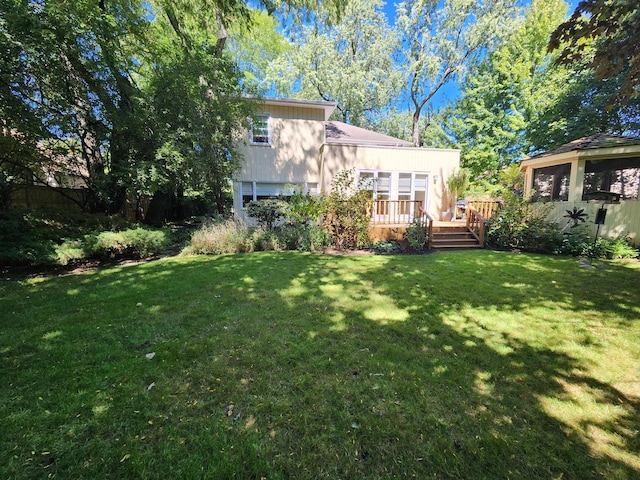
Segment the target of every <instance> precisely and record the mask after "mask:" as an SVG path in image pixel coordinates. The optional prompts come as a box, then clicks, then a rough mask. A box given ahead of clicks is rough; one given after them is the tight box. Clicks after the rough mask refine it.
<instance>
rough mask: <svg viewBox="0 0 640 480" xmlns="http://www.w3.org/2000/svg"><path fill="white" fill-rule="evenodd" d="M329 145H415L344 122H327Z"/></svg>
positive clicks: (326, 129)
mask: <svg viewBox="0 0 640 480" xmlns="http://www.w3.org/2000/svg"><path fill="white" fill-rule="evenodd" d="M325 131H326V135H327V143H328V144H333V145H358V146H384V147H411V146H412V145H413V144H412V143H411V142H407V141H405V140H400V139H399V138H395V137H391V136H389V135H384V134H382V133H377V132H372V131H371V130H367V129H365V128H360V127H356V126H354V125H348V124H346V123H343V122H326V123H325Z"/></svg>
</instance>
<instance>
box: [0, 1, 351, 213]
mask: <svg viewBox="0 0 640 480" xmlns="http://www.w3.org/2000/svg"><path fill="white" fill-rule="evenodd" d="M309 4H311V2H309ZM290 5H295V6H303V7H308V6H310V5H307V2H306V0H300V1H297V0H294V1H293V2H292V3H291V4H290ZM328 5H329V6H328V7H327V8H329V9H331V10H332V11H333V10H337V8H338V7H339V6H340V5H341V0H335V1H332V0H330V1H329V3H328ZM318 8H320V7H318ZM248 12H249V10H248V7H247V4H246V3H245V2H244V0H232V1H229V2H220V1H212V0H182V1H177V0H155V1H151V2H149V1H144V0H90V1H87V2H56V1H42V2H26V1H22V0H0V18H1V19H2V21H1V22H0V51H2V53H3V59H2V60H1V62H2V63H1V64H0V65H1V66H2V73H1V74H0V81H1V82H2V84H1V86H0V95H1V97H0V111H1V112H2V114H3V121H4V122H5V123H4V125H3V127H5V128H7V129H8V131H9V132H12V131H14V130H15V131H17V132H18V133H20V134H21V135H23V136H28V137H29V138H30V139H34V140H30V143H28V144H29V145H33V144H34V142H35V144H37V143H38V141H39V140H44V139H49V138H54V139H55V138H57V139H59V140H61V142H59V144H60V145H62V144H68V143H73V142H67V140H69V139H75V140H76V143H77V145H78V146H79V148H78V155H79V156H80V158H81V159H82V161H83V163H84V166H85V168H86V170H87V172H88V180H87V181H88V187H89V190H90V192H91V193H92V202H91V207H92V208H93V209H95V210H102V211H108V212H112V213H114V212H117V211H123V210H124V209H125V208H126V207H127V204H128V203H129V202H130V201H131V200H132V199H135V198H136V197H138V196H140V195H141V194H149V195H153V196H154V200H153V202H152V207H153V208H151V209H150V212H149V213H150V215H151V214H152V213H154V212H155V213H157V215H155V213H154V214H153V215H151V217H154V219H153V220H152V221H153V222H154V223H156V221H157V220H158V219H161V218H162V216H163V213H162V210H166V206H167V199H170V198H173V197H176V196H180V195H182V194H184V193H185V192H187V191H188V190H191V191H192V192H194V191H198V192H200V193H203V192H204V193H205V194H206V193H210V194H211V195H212V196H213V198H214V200H215V204H216V206H217V208H218V210H222V209H223V206H224V197H225V194H226V192H228V191H229V182H228V180H229V177H230V175H231V172H232V171H233V170H234V168H236V167H237V166H238V162H239V157H238V154H237V151H236V150H235V142H236V140H237V138H235V135H236V134H237V132H238V131H240V130H241V129H242V127H243V123H244V122H245V120H246V118H247V113H248V109H247V106H248V105H249V102H248V101H247V100H245V99H242V98H241V97H242V95H241V94H242V93H243V90H242V85H243V84H242V81H241V78H240V74H239V72H238V69H237V68H236V66H235V64H234V62H233V60H232V59H231V58H230V57H229V56H227V55H226V54H225V45H226V41H227V37H228V33H227V28H228V27H227V25H228V24H229V22H232V23H236V24H237V23H243V22H247V21H248V19H249V16H248ZM5 54H6V55H5ZM5 72H6V73H5ZM4 115H6V116H4ZM23 132H24V133H23ZM5 144H6V142H5ZM25 145H27V143H25ZM0 147H1V145H0ZM0 153H1V154H2V155H4V154H5V153H6V152H0ZM2 155H0V156H2ZM3 178H7V179H8V178H9V176H4V177H3ZM11 178H17V177H15V176H12V177H11ZM7 181H9V180H7ZM11 181H13V180H11Z"/></svg>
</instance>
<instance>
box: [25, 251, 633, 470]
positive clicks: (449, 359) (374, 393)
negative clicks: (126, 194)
mask: <svg viewBox="0 0 640 480" xmlns="http://www.w3.org/2000/svg"><path fill="white" fill-rule="evenodd" d="M564 261H567V262H569V261H570V260H562V259H558V260H549V259H545V260H544V261H540V259H539V258H538V257H535V256H518V255H511V254H506V253H490V252H486V253H481V254H479V255H478V256H477V257H475V258H474V260H473V261H470V262H465V263H461V262H455V261H453V260H452V257H451V256H447V255H432V256H428V257H419V258H416V257H384V258H380V257H371V258H354V257H326V256H321V255H291V254H286V253H285V254H257V255H245V256H223V257H218V258H215V259H210V258H209V259H206V258H203V259H198V260H193V261H189V262H185V263H182V262H171V261H169V262H163V263H157V264H148V265H143V266H139V267H136V268H126V269H122V270H119V271H105V272H101V273H99V274H96V275H90V276H86V277H78V278H76V279H69V280H68V283H69V285H68V286H69V289H68V291H69V292H71V291H73V292H74V293H73V295H74V296H78V297H83V298H84V299H85V300H84V303H83V307H82V308H84V309H86V310H87V311H89V312H90V311H91V309H92V308H96V309H99V308H102V307H104V305H102V304H101V298H102V297H103V296H106V295H104V294H105V293H106V292H107V291H108V292H109V298H110V299H111V300H110V302H111V303H112V304H117V303H118V302H119V299H118V294H114V289H115V290H116V291H117V292H120V295H121V299H122V300H124V301H125V302H126V306H125V307H123V310H122V312H121V313H118V312H116V313H115V315H116V316H118V315H121V316H122V318H124V319H126V321H125V322H124V324H123V325H122V328H123V329H126V328H127V324H128V325H131V324H133V323H136V322H138V321H139V322H143V321H149V320H148V318H142V317H140V319H137V318H134V317H131V316H127V314H126V310H127V309H129V310H130V309H131V308H132V304H133V302H134V300H136V299H139V301H140V302H141V303H143V304H144V305H143V308H144V309H145V311H148V312H157V311H162V309H167V308H169V309H170V305H171V302H172V299H179V298H184V296H187V295H188V296H190V297H191V298H192V301H191V302H190V303H187V304H186V305H183V307H182V310H181V311H179V312H175V315H173V316H172V320H171V322H166V323H164V324H162V326H161V327H159V326H156V331H155V333H154V337H153V338H146V339H145V338H142V337H129V338H125V337H124V336H123V339H122V341H123V342H125V343H128V344H130V345H131V346H134V345H140V344H141V343H142V342H148V343H149V344H150V345H151V346H154V345H158V344H159V342H160V340H161V339H162V338H164V339H171V340H175V339H180V340H185V339H186V337H187V336H192V337H193V338H194V340H193V341H194V343H197V342H199V341H202V337H204V336H211V337H220V338H222V336H224V335H228V336H229V337H228V338H229V342H230V343H228V344H227V345H224V342H222V341H221V343H222V344H223V347H220V348H225V349H226V351H227V352H231V353H229V355H230V356H232V357H233V360H232V361H229V362H227V363H225V364H224V368H225V375H227V377H228V378H229V379H230V381H229V383H230V384H242V385H244V386H243V387H242V395H241V396H242V398H244V399H245V400H243V401H244V406H243V408H244V412H245V414H246V415H247V416H249V415H251V417H252V418H255V419H256V422H257V423H258V424H260V426H261V429H260V432H262V433H260V434H259V435H260V437H261V438H262V440H261V442H262V443H261V445H262V447H261V448H262V449H263V450H264V452H265V454H269V455H272V457H271V458H273V460H272V462H273V463H272V465H273V468H274V469H275V470H276V471H275V472H269V473H270V475H269V477H271V476H276V477H277V476H278V475H280V474H282V475H283V476H284V477H288V476H291V477H300V478H314V477H317V478H320V477H327V478H334V477H342V478H373V477H383V478H384V477H389V476H394V475H395V476H402V475H407V476H410V475H415V476H417V477H418V478H426V477H435V478H560V477H562V478H580V479H584V478H597V477H606V478H634V477H637V475H638V474H640V471H639V470H638V464H639V462H640V460H639V457H640V439H639V438H638V430H640V419H639V413H640V402H639V401H638V398H637V397H631V396H628V395H626V394H625V393H624V392H623V391H621V390H620V389H619V388H616V387H615V386H614V385H611V384H608V383H604V382H602V381H600V380H598V379H596V378H593V377H592V376H590V375H589V374H588V373H587V372H588V370H589V368H590V367H591V365H588V364H585V360H583V359H580V358H575V357H573V356H571V355H569V354H567V353H563V351H562V348H560V347H561V345H560V344H559V343H558V344H557V345H554V343H553V341H547V342H545V341H544V339H540V338H536V337H535V333H536V332H535V328H536V322H543V321H544V322H547V323H548V322H549V319H537V318H535V317H533V316H531V315H530V314H529V315H528V316H526V317H525V318H523V320H522V329H521V330H519V329H518V328H517V326H516V327H514V325H513V324H511V325H505V326H501V324H500V321H501V320H500V319H501V318H502V317H501V315H503V316H504V318H505V319H506V318H507V317H508V318H510V320H509V321H510V322H513V321H514V319H516V320H517V318H518V315H519V314H520V313H519V312H522V311H524V310H526V309H531V308H534V307H535V306H536V305H542V304H545V303H547V302H551V301H553V302H560V303H561V304H562V305H563V306H564V307H565V309H566V312H567V317H568V318H558V319H557V321H558V322H559V324H561V325H562V328H571V325H572V324H571V318H570V313H571V312H572V311H581V310H585V309H587V310H591V309H593V310H595V311H598V312H600V313H601V314H602V315H601V316H599V317H597V318H596V319H595V320H594V321H597V322H602V319H603V318H606V317H607V315H609V314H610V315H616V318H622V319H623V320H621V321H620V325H616V326H617V327H620V328H622V329H624V328H631V327H632V326H633V322H634V321H635V319H636V318H637V316H638V312H639V311H640V305H639V304H638V298H637V295H636V294H635V289H636V287H635V285H636V284H637V282H636V279H637V272H629V271H626V270H625V269H624V268H622V267H614V268H612V269H610V270H598V271H582V270H578V269H577V267H576V269H575V270H572V269H567V268H559V267H558V268H554V265H559V264H558V263H555V262H564ZM498 264H500V265H501V266H502V268H499V269H497V268H496V265H498ZM509 267H512V268H509ZM496 271H499V272H502V273H503V275H502V277H501V276H499V275H496V274H495V272H496ZM612 276H616V278H617V283H616V285H618V286H619V287H620V289H619V290H618V291H611V282H607V279H608V278H611V277H612ZM480 282H481V283H482V284H483V286H482V288H481V289H479V288H477V287H478V284H479V283H480ZM37 288H38V289H39V290H40V294H46V292H47V288H48V286H47V284H46V282H44V283H43V284H41V285H38V286H37ZM212 303H213V304H215V305H216V307H215V311H216V312H219V315H218V314H216V315H215V316H213V317H210V318H206V319H202V318H200V317H199V314H200V312H201V309H202V308H204V307H203V305H204V306H207V307H209V308H210V307H211V304H212ZM70 305H71V304H70ZM301 305H303V307H301ZM248 306H251V307H253V308H258V309H259V310H260V317H259V318H254V317H252V318H250V319H246V318H244V313H243V312H244V310H243V308H244V307H248ZM202 311H206V310H202ZM474 311H485V312H488V313H486V314H485V316H484V317H477V316H475V315H474V314H473V312H474ZM492 314H495V316H496V321H495V323H493V322H492V321H490V320H491V319H489V320H486V321H485V320H483V318H487V316H488V317H491V315H492ZM505 321H507V320H505ZM216 322H221V324H222V323H224V327H225V330H224V331H222V330H221V328H220V325H216ZM248 322H252V324H248ZM516 323H517V322H516ZM53 327H54V326H47V328H49V329H51V328H53ZM183 329H184V331H183ZM529 337H531V338H529ZM225 338H227V337H225ZM576 338H578V337H576ZM211 341H212V342H213V340H211ZM589 341H590V342H591V343H592V344H591V345H589V346H588V348H592V349H595V350H599V349H601V348H603V346H602V345H601V344H600V343H599V339H597V338H595V339H594V338H591V340H589ZM559 342H560V341H559ZM212 345H218V344H217V343H215V344H212ZM549 345H554V347H553V348H551V347H550V346H549ZM150 348H151V347H150ZM185 348H187V347H185ZM209 348H214V347H213V346H210V347H209ZM194 355H195V358H194V359H193V362H199V361H201V360H199V358H200V356H201V353H196V354H194ZM211 355H213V354H211ZM209 360H210V359H209ZM190 365H191V364H190ZM174 368H175V371H173V372H172V373H171V374H172V375H175V376H180V375H183V374H184V368H186V367H184V366H180V365H176V366H175V367H174ZM189 368H194V367H192V366H191V367H189ZM208 374H209V370H207V371H206V372H204V371H203V372H201V373H199V374H197V373H196V374H193V382H194V383H195V382H196V379H197V381H198V382H200V384H201V385H208V384H209V383H213V379H211V378H208V376H207V375H208ZM231 379H233V380H234V381H231ZM245 379H251V381H250V382H248V385H245V383H244V380H245ZM267 382H269V384H267ZM229 388H231V387H229ZM227 395H228V396H229V397H231V396H233V395H234V391H233V390H230V391H229V392H227ZM235 395H236V396H240V393H239V392H238V391H236V392H235ZM576 406H579V407H580V406H582V407H584V410H580V411H579V412H578V413H575V412H576V410H575V407H576ZM267 432H272V433H271V434H269V433H267ZM301 452H305V455H306V456H305V457H304V458H305V459H306V460H307V462H308V463H307V464H306V465H301V464H299V463H296V458H299V457H300V455H301ZM310 458H311V459H315V460H316V461H317V463H315V462H309V459H310ZM320 471H322V474H320V473H319V472H320Z"/></svg>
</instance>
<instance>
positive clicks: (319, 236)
mask: <svg viewBox="0 0 640 480" xmlns="http://www.w3.org/2000/svg"><path fill="white" fill-rule="evenodd" d="M276 233H277V234H278V236H279V237H280V239H281V240H282V242H283V244H284V245H285V247H286V249H287V250H299V251H302V252H313V251H316V250H320V249H322V248H324V247H327V246H329V245H330V244H331V238H330V237H329V236H328V235H327V234H326V232H325V231H324V230H323V229H322V227H320V226H319V225H315V224H313V223H311V224H284V225H282V226H281V227H278V228H277V229H276Z"/></svg>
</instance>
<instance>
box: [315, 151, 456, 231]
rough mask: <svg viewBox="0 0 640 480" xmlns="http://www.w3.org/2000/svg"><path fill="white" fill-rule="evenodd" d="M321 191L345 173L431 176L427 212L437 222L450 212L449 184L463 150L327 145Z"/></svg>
mask: <svg viewBox="0 0 640 480" xmlns="http://www.w3.org/2000/svg"><path fill="white" fill-rule="evenodd" d="M322 164H323V168H322V180H321V189H322V191H324V192H327V191H329V190H330V189H331V181H332V179H333V177H334V176H335V174H336V173H338V172H339V171H341V170H349V169H351V168H355V169H356V170H359V171H361V170H372V171H383V172H420V173H428V174H429V178H428V184H427V188H428V198H429V205H428V206H427V211H428V212H429V214H430V215H432V216H433V217H434V218H435V219H440V218H441V217H442V212H444V211H446V210H448V208H449V206H448V205H447V202H448V199H447V198H446V195H445V189H444V186H445V183H444V182H445V181H446V179H447V178H448V177H449V175H450V174H451V172H452V171H453V170H455V169H456V168H458V167H459V165H460V151H459V150H441V149H425V148H411V147H363V146H354V145H325V146H324V147H323V154H322Z"/></svg>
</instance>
